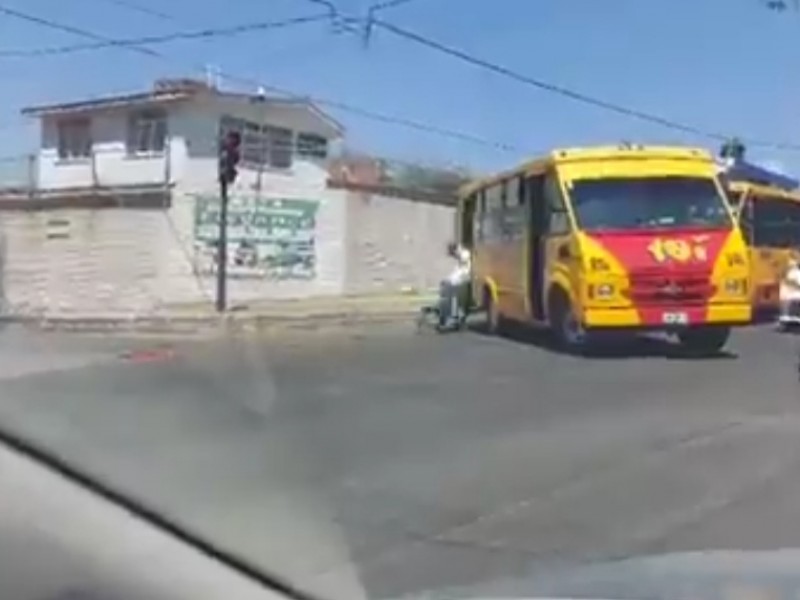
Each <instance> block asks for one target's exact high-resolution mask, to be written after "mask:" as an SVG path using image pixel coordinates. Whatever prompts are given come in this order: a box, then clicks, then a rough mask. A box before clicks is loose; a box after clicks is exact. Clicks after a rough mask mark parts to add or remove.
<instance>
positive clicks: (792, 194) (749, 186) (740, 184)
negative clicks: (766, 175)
mask: <svg viewBox="0 0 800 600" xmlns="http://www.w3.org/2000/svg"><path fill="white" fill-rule="evenodd" d="M727 187H728V189H730V190H732V191H734V192H753V193H754V194H756V195H758V196H766V197H770V198H780V199H782V200H792V201H794V202H800V190H787V189H784V188H780V187H777V186H774V185H763V184H760V183H752V182H750V181H731V182H728V184H727Z"/></svg>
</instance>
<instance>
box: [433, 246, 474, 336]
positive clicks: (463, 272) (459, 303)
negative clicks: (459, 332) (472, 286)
mask: <svg viewBox="0 0 800 600" xmlns="http://www.w3.org/2000/svg"><path fill="white" fill-rule="evenodd" d="M447 254H448V255H449V256H450V257H451V258H453V260H454V264H453V268H452V270H451V271H450V274H449V275H448V276H447V278H445V279H444V281H442V283H441V286H440V292H439V293H440V295H441V302H440V312H439V324H440V325H442V326H448V325H451V324H452V322H453V319H457V318H460V317H461V316H462V315H463V313H464V312H465V311H466V308H467V307H466V297H467V289H468V286H469V283H470V275H471V272H472V257H471V255H470V252H469V250H467V249H466V248H464V247H463V246H460V245H457V244H453V243H450V244H448V245H447Z"/></svg>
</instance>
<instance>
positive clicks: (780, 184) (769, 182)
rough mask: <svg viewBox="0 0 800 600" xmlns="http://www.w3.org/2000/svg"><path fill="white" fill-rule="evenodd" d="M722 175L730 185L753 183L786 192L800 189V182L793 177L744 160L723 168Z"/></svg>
mask: <svg viewBox="0 0 800 600" xmlns="http://www.w3.org/2000/svg"><path fill="white" fill-rule="evenodd" d="M720 175H721V177H722V179H723V180H724V181H725V182H727V183H728V184H732V183H752V184H755V185H762V186H765V187H775V188H781V189H784V190H794V189H797V188H798V187H800V181H798V180H797V179H795V178H793V177H789V176H788V175H784V174H783V173H778V172H776V171H772V170H770V169H767V168H764V167H761V166H759V165H756V164H753V163H749V162H746V161H744V160H739V161H735V162H733V163H730V164H727V165H725V166H723V167H722V169H721V173H720Z"/></svg>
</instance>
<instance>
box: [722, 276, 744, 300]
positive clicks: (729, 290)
mask: <svg viewBox="0 0 800 600" xmlns="http://www.w3.org/2000/svg"><path fill="white" fill-rule="evenodd" d="M725 293H726V294H729V295H731V296H740V295H744V294H746V293H747V280H746V279H726V280H725Z"/></svg>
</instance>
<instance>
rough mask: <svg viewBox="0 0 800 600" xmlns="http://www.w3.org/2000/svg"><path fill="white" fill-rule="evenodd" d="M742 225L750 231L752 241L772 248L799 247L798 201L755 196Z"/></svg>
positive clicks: (799, 214)
mask: <svg viewBox="0 0 800 600" xmlns="http://www.w3.org/2000/svg"><path fill="white" fill-rule="evenodd" d="M742 225H743V226H744V227H746V228H749V229H750V230H751V231H752V236H753V237H752V239H753V243H754V244H756V245H759V246H769V247H773V248H791V247H800V202H795V201H792V200H785V199H779V198H768V197H756V198H755V199H754V202H753V203H752V212H751V213H749V214H747V215H744V216H743V220H742Z"/></svg>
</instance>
